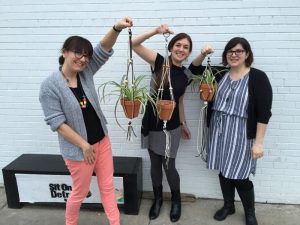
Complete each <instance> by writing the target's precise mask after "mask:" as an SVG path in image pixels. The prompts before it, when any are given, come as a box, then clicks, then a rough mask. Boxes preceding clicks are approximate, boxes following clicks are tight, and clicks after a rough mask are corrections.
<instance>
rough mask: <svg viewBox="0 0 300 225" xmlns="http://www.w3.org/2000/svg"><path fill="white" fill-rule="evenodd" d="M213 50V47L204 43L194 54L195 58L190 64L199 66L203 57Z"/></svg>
mask: <svg viewBox="0 0 300 225" xmlns="http://www.w3.org/2000/svg"><path fill="white" fill-rule="evenodd" d="M213 52H214V49H213V48H212V46H210V45H206V46H204V47H203V48H202V49H201V51H200V53H199V54H198V55H197V56H196V58H195V59H194V60H193V62H192V64H193V65H194V66H200V65H201V64H202V62H203V60H204V59H205V57H206V56H207V55H208V54H211V53H213Z"/></svg>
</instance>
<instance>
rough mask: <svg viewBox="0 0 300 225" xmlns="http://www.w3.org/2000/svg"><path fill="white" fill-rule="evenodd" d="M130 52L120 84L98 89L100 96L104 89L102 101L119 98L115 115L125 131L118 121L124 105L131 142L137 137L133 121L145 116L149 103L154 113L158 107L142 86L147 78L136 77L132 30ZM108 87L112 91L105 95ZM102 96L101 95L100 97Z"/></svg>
mask: <svg viewBox="0 0 300 225" xmlns="http://www.w3.org/2000/svg"><path fill="white" fill-rule="evenodd" d="M128 32H129V52H130V56H129V59H128V64H127V73H126V74H125V75H123V77H122V79H121V82H120V83H118V82H116V81H108V82H106V83H104V84H102V85H101V86H100V87H99V88H98V95H99V93H100V92H101V91H100V90H101V89H102V98H101V100H103V101H104V100H105V98H106V97H107V96H111V95H114V96H117V97H118V99H117V102H116V104H115V109H114V115H115V119H116V122H117V124H118V126H119V127H121V128H122V129H123V130H125V131H126V129H124V128H123V127H122V126H121V124H120V123H119V121H118V117H117V108H118V105H119V102H120V103H121V105H122V108H123V110H124V114H125V116H126V117H127V118H128V119H129V121H128V128H127V139H128V140H130V139H131V136H132V134H133V135H134V136H136V134H135V132H134V130H133V127H132V122H131V119H134V118H136V117H137V116H138V115H139V113H141V114H144V113H145V109H146V104H147V102H148V101H149V102H150V105H151V106H152V108H153V110H154V112H156V106H155V99H154V98H152V97H151V95H150V94H149V91H148V89H147V87H146V86H141V85H142V84H141V83H142V81H143V80H144V79H145V78H146V76H143V75H140V76H138V77H135V75H134V72H133V60H132V42H131V37H132V33H131V29H129V31H128ZM130 69H131V80H129V72H130ZM107 86H112V90H111V91H110V92H109V93H107V94H105V91H106V88H107ZM151 93H154V94H155V91H154V90H152V91H151ZM99 96H100V95H99Z"/></svg>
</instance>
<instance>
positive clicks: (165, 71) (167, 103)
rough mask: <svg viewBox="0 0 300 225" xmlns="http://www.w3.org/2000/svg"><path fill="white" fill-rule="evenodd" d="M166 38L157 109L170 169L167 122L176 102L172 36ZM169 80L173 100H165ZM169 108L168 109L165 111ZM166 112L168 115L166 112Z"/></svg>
mask: <svg viewBox="0 0 300 225" xmlns="http://www.w3.org/2000/svg"><path fill="white" fill-rule="evenodd" d="M163 35H164V37H165V58H164V64H163V68H162V76H161V80H160V85H159V88H158V90H157V98H158V100H157V109H158V113H159V118H160V119H161V120H163V132H164V133H165V135H166V147H165V158H166V165H167V168H168V163H169V158H170V150H171V134H170V132H169V131H168V130H167V122H168V120H170V119H171V117H172V114H173V111H174V108H175V104H176V103H175V100H174V94H173V87H172V83H171V76H170V61H169V51H168V37H169V36H170V34H168V33H164V34H163ZM166 78H167V79H168V82H169V91H170V98H171V100H163V99H162V98H163V92H164V85H165V84H164V81H165V79H166ZM164 108H167V109H164ZM164 110H166V113H165V111H164Z"/></svg>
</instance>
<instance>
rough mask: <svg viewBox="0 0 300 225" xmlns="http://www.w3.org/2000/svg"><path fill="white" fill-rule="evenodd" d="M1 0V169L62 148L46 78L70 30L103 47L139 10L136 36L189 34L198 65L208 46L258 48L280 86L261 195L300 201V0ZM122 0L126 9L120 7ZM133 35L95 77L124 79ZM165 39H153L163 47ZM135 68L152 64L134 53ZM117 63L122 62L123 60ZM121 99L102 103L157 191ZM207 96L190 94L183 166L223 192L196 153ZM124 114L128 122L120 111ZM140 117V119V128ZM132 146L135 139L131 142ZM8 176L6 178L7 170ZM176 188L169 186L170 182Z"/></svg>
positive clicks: (261, 169)
mask: <svg viewBox="0 0 300 225" xmlns="http://www.w3.org/2000/svg"><path fill="white" fill-rule="evenodd" d="M41 2H42V1H40V0H18V1H4V0H0V102H1V103H2V104H1V110H0V120H1V123H0V168H3V167H4V166H6V165H7V164H8V163H9V162H11V161H12V160H14V159H15V158H16V157H18V156H19V155H21V154H23V153H53V154H58V153H59V150H58V143H57V138H56V134H55V133H52V132H51V131H50V129H49V127H47V126H46V125H45V123H44V122H43V116H42V111H41V107H40V104H39V101H38V92H39V85H40V83H41V81H42V80H43V79H44V78H45V77H46V76H47V75H48V74H49V73H50V72H51V71H52V70H54V69H55V68H57V66H58V63H57V58H58V56H59V49H60V47H61V45H62V43H63V41H64V40H65V39H66V38H67V37H68V36H70V35H82V36H84V37H86V38H88V39H89V40H91V41H92V43H93V44H96V43H97V42H98V40H99V39H100V38H101V37H102V36H103V34H104V33H105V32H106V31H107V30H108V29H109V28H110V27H111V26H112V25H113V24H114V22H115V21H116V20H117V19H119V18H121V17H123V16H125V15H130V16H131V17H132V18H133V19H134V25H135V26H134V28H133V29H132V30H133V33H139V32H141V31H144V30H146V29H148V28H149V27H153V26H157V25H159V24H161V23H168V24H169V25H170V26H171V27H172V28H173V29H174V31H175V32H187V33H189V34H190V35H191V36H192V38H193V40H194V51H193V53H192V56H191V57H189V62H190V61H191V60H192V58H193V57H194V56H195V55H196V54H197V53H198V52H199V50H200V48H201V47H202V46H203V45H204V44H205V43H211V44H213V46H214V47H215V49H216V51H215V54H214V56H213V59H212V60H213V63H219V62H220V59H221V57H220V55H221V52H222V50H223V48H224V45H225V43H226V42H227V41H228V40H229V39H230V38H232V37H234V36H244V37H246V38H247V39H248V40H249V41H250V43H251V45H252V48H253V51H254V56H255V64H254V66H256V67H257V68H260V69H262V70H264V71H265V72H266V73H267V74H268V76H269V78H270V81H271V83H272V85H273V91H274V103H273V117H272V119H271V122H270V125H269V129H268V132H267V136H266V140H265V149H266V153H265V157H264V158H263V159H262V160H259V162H258V168H257V175H256V176H255V177H253V181H254V183H255V187H256V196H257V201H260V202H279V203H296V204H299V203H300V191H299V187H300V151H299V148H300V139H299V137H300V126H299V125H300V91H299V90H300V89H299V86H300V78H299V71H300V67H299V62H300V2H299V1H295V0H286V1H279V0H272V1H271V0H260V1H258V0H257V1H254V0H244V1H241V0H232V1H217V0H215V1H201V0H184V1H183V0H175V1H169V0H168V1H161V0H147V1H137V2H136V1H133V0H128V1H126V0H110V1H99V0H78V1H73V0H51V1H50V0H49V1H43V2H44V3H41ZM121 4H122V7H121ZM127 38H128V36H127V32H126V31H123V32H122V34H121V36H120V38H119V41H118V43H117V44H116V46H115V54H114V56H113V58H112V59H111V60H110V61H109V62H108V63H107V64H106V65H105V66H104V67H103V68H102V69H101V71H100V72H99V73H98V75H97V76H96V84H97V86H99V85H100V84H101V82H104V81H107V80H111V79H113V80H119V79H120V77H121V75H123V74H124V73H125V72H126V57H127V43H126V42H127ZM163 41H164V39H163V37H159V36H157V37H155V38H152V39H151V40H149V41H148V42H147V45H148V46H149V47H153V48H156V49H158V51H160V52H161V53H163V48H164V43H163ZM134 63H135V70H136V71H135V72H136V74H149V75H150V73H149V67H148V66H147V65H146V64H145V63H144V62H142V61H141V60H140V59H139V58H137V57H136V56H134ZM116 65H118V66H116ZM113 103H114V101H113V100H112V101H111V102H109V103H106V104H102V106H103V109H104V111H105V114H106V116H107V118H108V120H109V123H110V125H109V130H110V136H111V138H112V142H113V151H114V154H115V155H122V156H141V157H143V160H144V164H143V165H144V188H145V189H146V190H150V189H151V181H150V178H149V159H148V155H147V151H146V150H144V149H143V150H142V149H140V145H139V141H140V138H139V137H138V138H137V139H134V141H133V142H128V143H126V142H125V134H124V133H123V132H122V131H121V130H120V129H119V128H118V127H117V126H116V123H115V121H114V118H113V112H112V111H113ZM200 106H201V103H200V101H199V100H198V95H197V94H195V93H191V92H190V91H189V93H188V94H187V95H186V103H185V108H186V115H187V122H188V124H189V126H190V129H191V131H192V134H193V138H192V140H191V141H182V143H181V146H180V150H179V155H178V159H177V165H178V168H179V173H180V175H181V187H182V191H183V192H187V193H193V194H196V195H197V196H199V197H208V198H220V197H221V194H220V190H219V186H218V179H217V172H214V171H209V170H207V169H206V168H205V164H204V163H203V162H202V161H201V159H199V158H196V157H194V156H195V154H196V150H195V149H196V135H197V120H198V113H199V108H200ZM119 116H120V117H122V118H121V119H120V121H121V122H122V124H126V119H124V117H123V115H122V113H121V110H120V114H119ZM140 123H141V121H140V119H137V120H134V125H135V129H136V130H137V133H139V129H140ZM124 143H126V144H124ZM0 183H1V184H2V185H3V178H2V176H1V175H0ZM165 186H167V185H165Z"/></svg>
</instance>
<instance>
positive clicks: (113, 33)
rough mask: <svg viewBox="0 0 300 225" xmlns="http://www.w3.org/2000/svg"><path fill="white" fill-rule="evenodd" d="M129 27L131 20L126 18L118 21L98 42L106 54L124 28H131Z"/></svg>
mask: <svg viewBox="0 0 300 225" xmlns="http://www.w3.org/2000/svg"><path fill="white" fill-rule="evenodd" d="M131 26H132V20H131V18H130V17H128V16H126V17H124V18H123V19H121V20H120V21H118V22H117V23H116V24H115V25H114V26H113V27H112V28H111V29H110V30H109V31H108V32H107V34H106V35H105V36H104V37H103V38H102V40H101V41H100V42H101V46H102V48H103V49H104V50H106V51H108V52H109V51H111V49H112V47H113V46H114V44H115V43H116V41H117V38H118V36H119V34H120V32H121V31H122V30H123V29H124V28H127V27H131Z"/></svg>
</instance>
